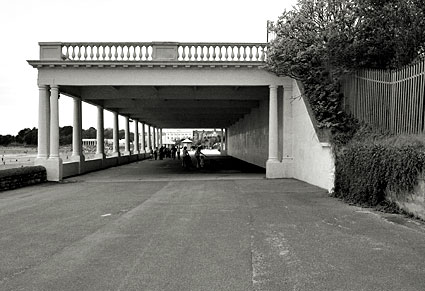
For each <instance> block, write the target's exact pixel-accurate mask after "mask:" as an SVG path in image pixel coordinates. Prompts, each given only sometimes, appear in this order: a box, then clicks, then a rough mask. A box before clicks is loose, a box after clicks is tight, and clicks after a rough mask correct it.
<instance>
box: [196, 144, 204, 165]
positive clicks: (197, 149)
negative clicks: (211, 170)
mask: <svg viewBox="0 0 425 291" xmlns="http://www.w3.org/2000/svg"><path fill="white" fill-rule="evenodd" d="M201 150H202V146H198V147H197V148H196V152H195V158H196V167H197V168H198V169H200V168H202V166H203V163H201V156H204V157H205V155H204V154H203V153H202V152H201Z"/></svg>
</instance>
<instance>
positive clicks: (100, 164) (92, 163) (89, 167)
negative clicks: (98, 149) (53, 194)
mask: <svg viewBox="0 0 425 291" xmlns="http://www.w3.org/2000/svg"><path fill="white" fill-rule="evenodd" d="M147 157H148V155H146V154H136V155H130V156H120V157H109V158H105V159H92V160H86V161H84V162H82V165H81V168H80V163H79V162H75V161H74V162H65V163H63V172H62V173H63V178H67V177H71V176H76V175H80V174H84V173H89V172H93V171H97V170H102V169H106V168H110V167H115V166H118V165H125V164H129V163H132V162H137V161H140V160H144V159H146V158H147Z"/></svg>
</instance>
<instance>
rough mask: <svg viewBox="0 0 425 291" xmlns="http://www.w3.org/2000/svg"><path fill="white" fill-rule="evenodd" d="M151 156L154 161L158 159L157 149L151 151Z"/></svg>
mask: <svg viewBox="0 0 425 291" xmlns="http://www.w3.org/2000/svg"><path fill="white" fill-rule="evenodd" d="M153 156H154V158H155V161H156V160H157V159H158V147H156V148H155V150H154V151H153Z"/></svg>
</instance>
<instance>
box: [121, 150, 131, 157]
mask: <svg viewBox="0 0 425 291" xmlns="http://www.w3.org/2000/svg"><path fill="white" fill-rule="evenodd" d="M122 154H123V156H130V155H131V152H130V151H124V152H123V153H122Z"/></svg>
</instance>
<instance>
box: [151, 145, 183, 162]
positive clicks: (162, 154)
mask: <svg viewBox="0 0 425 291" xmlns="http://www.w3.org/2000/svg"><path fill="white" fill-rule="evenodd" d="M149 152H150V156H151V159H155V160H157V159H158V158H159V159H160V160H163V159H164V158H171V159H173V160H175V159H176V157H177V159H179V160H180V148H179V147H178V146H177V147H176V146H174V145H173V146H172V147H171V149H170V148H167V147H165V146H161V147H160V148H159V149H158V147H156V148H155V149H153V148H152V147H151V148H150V149H149Z"/></svg>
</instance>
